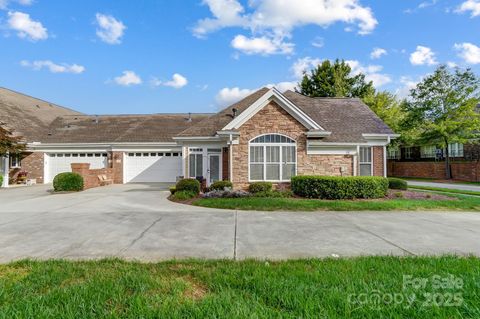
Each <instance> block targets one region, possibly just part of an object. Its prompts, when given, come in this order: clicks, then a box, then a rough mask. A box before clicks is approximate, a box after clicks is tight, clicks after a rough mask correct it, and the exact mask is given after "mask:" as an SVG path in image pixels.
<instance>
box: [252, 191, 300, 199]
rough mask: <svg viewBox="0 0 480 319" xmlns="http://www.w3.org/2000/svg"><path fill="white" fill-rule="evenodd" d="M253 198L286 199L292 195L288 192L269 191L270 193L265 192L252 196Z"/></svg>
mask: <svg viewBox="0 0 480 319" xmlns="http://www.w3.org/2000/svg"><path fill="white" fill-rule="evenodd" d="M253 196H255V197H270V198H288V197H292V196H293V193H292V192H291V191H289V190H285V191H278V190H275V191H273V190H270V191H266V192H258V193H255V194H253Z"/></svg>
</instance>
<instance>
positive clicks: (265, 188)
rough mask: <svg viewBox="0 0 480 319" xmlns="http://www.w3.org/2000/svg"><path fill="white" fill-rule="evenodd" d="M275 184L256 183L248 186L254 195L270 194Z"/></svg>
mask: <svg viewBox="0 0 480 319" xmlns="http://www.w3.org/2000/svg"><path fill="white" fill-rule="evenodd" d="M272 187H273V184H272V183H270V182H255V183H251V184H250V185H249V186H248V191H249V192H250V193H252V194H255V193H260V192H269V191H271V190H272Z"/></svg>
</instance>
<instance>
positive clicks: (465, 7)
mask: <svg viewBox="0 0 480 319" xmlns="http://www.w3.org/2000/svg"><path fill="white" fill-rule="evenodd" d="M468 11H471V14H470V15H471V17H472V18H473V17H477V16H480V0H467V1H465V2H463V3H462V4H461V5H460V6H459V7H458V8H457V10H456V12H458V13H465V12H468Z"/></svg>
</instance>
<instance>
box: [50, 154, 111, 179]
mask: <svg viewBox="0 0 480 319" xmlns="http://www.w3.org/2000/svg"><path fill="white" fill-rule="evenodd" d="M72 163H89V164H90V168H91V169H100V168H105V167H107V164H108V158H107V154H106V153H55V154H48V157H47V170H48V180H47V183H51V182H52V181H53V178H54V177H55V176H56V175H58V174H60V173H66V172H71V171H72V167H71V164H72Z"/></svg>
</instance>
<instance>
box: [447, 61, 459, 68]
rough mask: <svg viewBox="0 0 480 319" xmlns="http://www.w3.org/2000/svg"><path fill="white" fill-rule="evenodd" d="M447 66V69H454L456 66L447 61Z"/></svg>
mask: <svg viewBox="0 0 480 319" xmlns="http://www.w3.org/2000/svg"><path fill="white" fill-rule="evenodd" d="M447 66H448V67H449V68H456V67H457V66H458V65H457V64H456V63H455V62H453V61H448V62H447Z"/></svg>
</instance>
